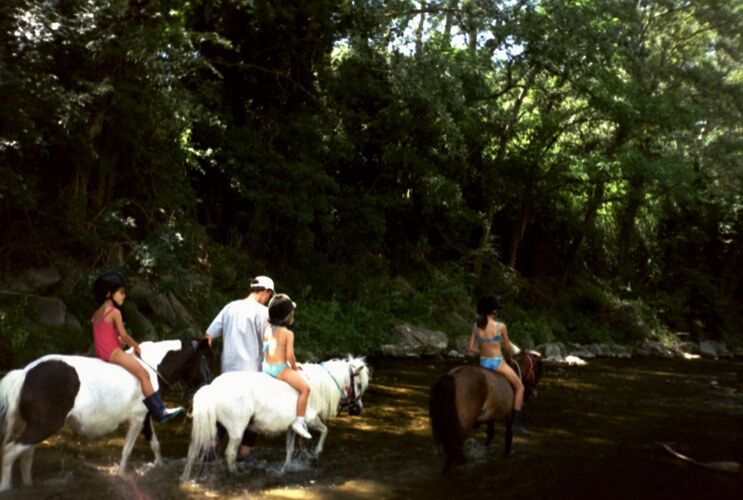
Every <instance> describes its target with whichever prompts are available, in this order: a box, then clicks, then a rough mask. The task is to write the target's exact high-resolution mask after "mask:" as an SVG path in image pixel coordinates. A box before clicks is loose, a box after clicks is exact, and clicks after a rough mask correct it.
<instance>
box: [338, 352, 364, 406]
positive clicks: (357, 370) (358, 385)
mask: <svg viewBox="0 0 743 500" xmlns="http://www.w3.org/2000/svg"><path fill="white" fill-rule="evenodd" d="M347 361H348V373H349V379H350V380H349V393H348V394H347V396H346V402H345V403H344V401H343V400H342V401H341V406H340V408H341V410H343V408H344V407H345V408H348V414H349V415H352V416H357V415H361V412H362V411H363V410H364V403H363V402H362V401H361V397H362V396H363V395H364V392H366V389H368V388H369V379H370V378H371V373H370V370H369V367H368V366H367V365H366V361H365V360H364V358H354V357H352V356H349V357H348V360H347Z"/></svg>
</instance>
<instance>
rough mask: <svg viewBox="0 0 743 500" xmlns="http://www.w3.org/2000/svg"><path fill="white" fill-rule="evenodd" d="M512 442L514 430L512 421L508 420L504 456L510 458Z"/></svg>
mask: <svg viewBox="0 0 743 500" xmlns="http://www.w3.org/2000/svg"><path fill="white" fill-rule="evenodd" d="M511 443H513V430H512V429H511V422H510V421H509V422H506V444H505V447H504V449H503V456H504V457H506V458H508V457H510V456H511Z"/></svg>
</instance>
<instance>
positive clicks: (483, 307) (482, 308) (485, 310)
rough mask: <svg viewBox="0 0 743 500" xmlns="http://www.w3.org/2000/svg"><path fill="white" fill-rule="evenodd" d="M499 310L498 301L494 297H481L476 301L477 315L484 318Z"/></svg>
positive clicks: (489, 295)
mask: <svg viewBox="0 0 743 500" xmlns="http://www.w3.org/2000/svg"><path fill="white" fill-rule="evenodd" d="M498 309H500V300H498V297H496V296H495V295H491V294H488V295H483V296H482V297H480V298H479V299H477V314H479V315H480V316H486V315H488V314H493V313H494V312H495V311H496V310H498Z"/></svg>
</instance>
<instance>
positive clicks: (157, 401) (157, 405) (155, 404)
mask: <svg viewBox="0 0 743 500" xmlns="http://www.w3.org/2000/svg"><path fill="white" fill-rule="evenodd" d="M142 402H143V403H144V405H145V406H146V407H147V409H148V410H150V413H151V414H152V416H153V417H155V420H157V421H158V422H160V423H165V422H167V421H168V420H171V419H173V418H174V417H177V416H178V415H180V414H181V413H183V408H182V407H180V406H179V407H178V408H173V409H170V408H165V403H163V398H162V396H160V391H159V390H158V391H155V392H153V393H152V394H150V395H149V396H147V397H146V398H144V400H143V401H142Z"/></svg>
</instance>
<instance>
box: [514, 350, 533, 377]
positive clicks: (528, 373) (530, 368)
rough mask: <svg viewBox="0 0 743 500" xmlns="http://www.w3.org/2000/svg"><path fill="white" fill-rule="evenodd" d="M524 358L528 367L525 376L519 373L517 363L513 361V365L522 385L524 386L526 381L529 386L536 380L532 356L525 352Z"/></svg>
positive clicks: (519, 367) (519, 369)
mask: <svg viewBox="0 0 743 500" xmlns="http://www.w3.org/2000/svg"><path fill="white" fill-rule="evenodd" d="M524 358H526V360H527V363H528V367H527V368H526V373H525V374H524V373H523V372H522V371H521V365H520V364H519V363H518V361H516V360H513V365H514V366H515V367H516V372H517V373H518V375H519V379H520V380H521V382H522V383H524V385H526V381H527V380H528V381H529V383H530V384H533V383H535V382H536V380H537V373H536V370H535V363H534V356H533V355H532V354H530V353H528V352H525V353H524Z"/></svg>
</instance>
